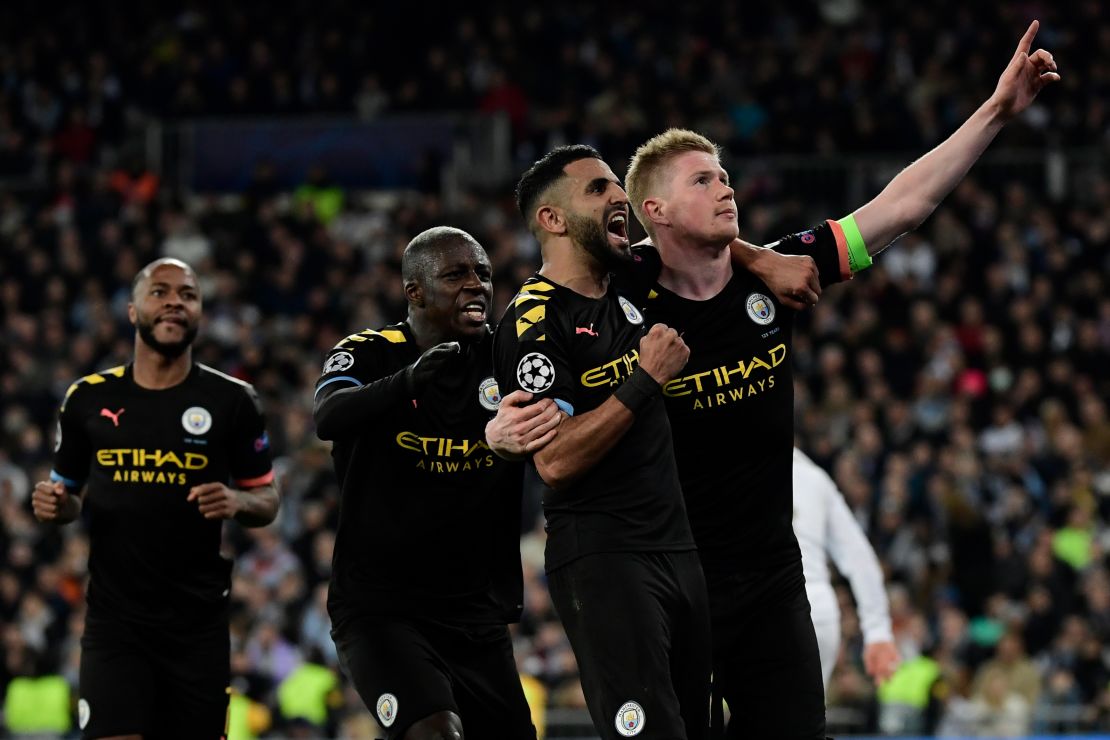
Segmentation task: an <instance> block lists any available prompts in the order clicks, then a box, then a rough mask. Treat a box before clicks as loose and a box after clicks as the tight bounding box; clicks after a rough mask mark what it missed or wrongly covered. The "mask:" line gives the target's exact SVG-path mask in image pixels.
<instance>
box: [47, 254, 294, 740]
mask: <svg viewBox="0 0 1110 740" xmlns="http://www.w3.org/2000/svg"><path fill="white" fill-rule="evenodd" d="M128 317H129V318H130V320H131V323H132V324H133V325H134V326H135V355H134V359H133V361H132V362H131V363H129V364H127V365H124V366H120V367H115V368H112V369H110V370H104V371H102V372H98V373H94V374H92V375H88V376H86V377H84V378H81V379H80V380H78V381H77V382H76V383H74V384H73V385H72V386H70V388H69V391H68V392H67V393H66V396H65V400H64V401H63V402H62V409H61V414H60V417H59V421H58V439H57V447H56V450H55V453H54V469H53V472H52V473H51V480H50V481H43V482H40V483H37V484H36V485H35V490H34V492H33V494H32V496H31V503H32V507H33V510H34V513H35V516H36V517H37V518H38V520H39V521H41V522H52V523H55V524H65V523H67V522H71V521H73V520H74V519H76V518H77V517H78V516H80V515H81V514H82V513H83V514H84V515H85V518H86V519H87V523H88V530H89V576H90V577H89V590H88V612H87V614H86V618H85V632H84V636H83V637H82V639H81V648H82V649H81V668H80V694H81V698H80V701H79V702H78V719H79V723H80V726H81V730H82V733H83V736H84V737H86V738H128V739H134V738H143V737H146V738H152V737H167V738H182V739H183V740H185V739H188V738H211V739H212V740H215V738H219V737H222V735H223V733H224V727H225V723H226V716H227V701H228V695H227V686H228V682H229V680H230V667H229V661H230V643H229V635H228V604H229V599H228V594H229V592H230V589H231V563H230V562H229V561H228V560H227V559H225V558H224V557H222V556H221V555H220V539H221V528H222V524H223V521H224V520H225V519H235V520H236V521H238V522H239V523H240V524H243V525H244V526H248V527H259V526H264V525H266V524H269V523H270V522H271V521H273V519H274V517H275V516H276V515H277V510H278V494H277V490H276V489H275V487H274V485H273V480H274V473H273V469H272V468H271V464H270V451H269V440H268V438H267V436H266V429H265V424H264V421H263V416H262V411H261V409H260V407H259V402H258V397H257V395H256V394H255V392H254V389H253V388H252V387H251V386H250V385H248V384H246V383H244V382H242V381H239V380H236V379H235V378H231V377H229V376H227V375H224V374H223V373H220V372H217V371H215V370H213V369H212V368H209V367H206V366H205V365H202V364H200V363H196V362H193V359H192V352H191V346H192V343H193V339H194V338H195V337H196V334H197V327H198V324H199V322H200V318H201V294H200V289H199V288H198V287H197V277H196V274H195V273H194V272H193V269H192V268H191V267H189V266H188V265H187V264H185V263H184V262H181V261H179V260H176V259H160V260H156V261H154V262H152V263H151V264H149V265H147V266H146V267H145V268H143V270H142V271H140V272H139V274H138V275H136V276H135V280H134V282H133V284H132V288H131V303H130V304H129V305H128ZM229 484H230V485H229Z"/></svg>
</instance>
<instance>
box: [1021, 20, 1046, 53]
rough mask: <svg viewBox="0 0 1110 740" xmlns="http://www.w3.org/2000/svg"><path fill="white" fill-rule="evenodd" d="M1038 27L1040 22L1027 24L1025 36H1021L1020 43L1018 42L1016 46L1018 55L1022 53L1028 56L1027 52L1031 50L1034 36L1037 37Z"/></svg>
mask: <svg viewBox="0 0 1110 740" xmlns="http://www.w3.org/2000/svg"><path fill="white" fill-rule="evenodd" d="M1040 27H1041V22H1040V21H1033V22H1032V23H1030V24H1029V28H1028V29H1026V31H1025V35H1024V36H1022V37H1021V41H1019V42H1018V46H1017V53H1018V54H1022V53H1024V54H1028V53H1029V50H1030V49H1031V48H1033V39H1034V38H1036V36H1037V29H1039V28H1040Z"/></svg>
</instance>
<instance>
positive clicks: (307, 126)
mask: <svg viewBox="0 0 1110 740" xmlns="http://www.w3.org/2000/svg"><path fill="white" fill-rule="evenodd" d="M456 128H457V123H456V122H455V121H454V120H452V119H451V118H450V117H447V116H405V117H395V118H388V119H383V120H375V121H359V120H352V119H307V120H284V121H283V120H257V121H234V120H217V121H195V122H193V123H191V124H189V125H188V126H187V127H185V129H184V130H183V131H182V134H184V137H183V141H182V144H183V151H182V154H183V155H184V161H183V165H184V167H185V173H186V181H187V185H188V186H189V187H191V188H193V189H194V190H197V191H201V192H213V191H215V192H235V191H241V190H243V189H244V188H246V187H247V186H248V185H249V184H250V182H251V176H252V173H253V172H254V170H255V169H256V167H258V166H259V165H262V164H268V165H270V166H272V167H273V170H274V176H275V182H276V184H277V185H279V186H281V187H283V188H293V187H296V186H297V185H298V184H300V183H302V182H303V181H304V179H305V175H306V173H307V172H308V170H309V168H311V167H313V166H317V165H319V166H322V167H323V168H324V169H325V170H326V171H327V173H328V176H329V178H330V180H331V181H332V182H333V183H336V184H338V185H341V186H343V187H347V188H354V189H385V188H416V187H419V186H420V185H421V184H422V182H426V179H427V178H429V177H434V176H436V174H437V173H438V172H439V170H440V169H441V168H442V166H443V164H445V163H446V162H447V161H448V158H449V157H450V156H451V149H452V142H453V140H454V137H455V132H456Z"/></svg>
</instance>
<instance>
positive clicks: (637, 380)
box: [613, 366, 663, 414]
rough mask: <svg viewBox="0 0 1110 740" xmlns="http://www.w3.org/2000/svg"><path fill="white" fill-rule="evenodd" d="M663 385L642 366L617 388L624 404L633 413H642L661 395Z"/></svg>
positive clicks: (619, 397)
mask: <svg viewBox="0 0 1110 740" xmlns="http://www.w3.org/2000/svg"><path fill="white" fill-rule="evenodd" d="M662 389H663V386H662V385H661V384H660V383H659V381H657V380H656V379H655V378H654V377H652V375H651V373H649V372H648V371H647V370H645V369H644V368H643V366H640V367H638V368H636V370H635V372H633V373H632V375H630V376H629V378H628V380H626V381H624V383H623V384H622V385H621V387H620V388H617V391H616V393H614V394H613V395H614V396H616V398H617V400H618V401H620V402H621V403H622V404H624V405H625V406H626V407H627V408H628V410H629V411H631V412H632V413H633V414H638V413H640V412H641V411H642V410H643V409H644V407H646V406H647V405H648V404H649V403H651V401H652V400H653V399H654V398H655V397H656V396H658V395H659V392H660V391H661V390H662Z"/></svg>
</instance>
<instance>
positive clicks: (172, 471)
mask: <svg viewBox="0 0 1110 740" xmlns="http://www.w3.org/2000/svg"><path fill="white" fill-rule="evenodd" d="M96 462H97V463H98V464H99V465H100V466H101V467H102V468H108V469H110V470H111V471H112V482H113V483H159V484H165V483H168V484H170V485H179V486H184V485H187V484H188V476H186V474H185V471H190V470H204V469H205V468H207V467H208V456H207V455H202V454H200V453H199V452H174V451H173V450H146V449H138V448H131V447H120V448H106V449H100V450H97V451H96ZM138 468H142V469H141V470H139V469H138Z"/></svg>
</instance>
